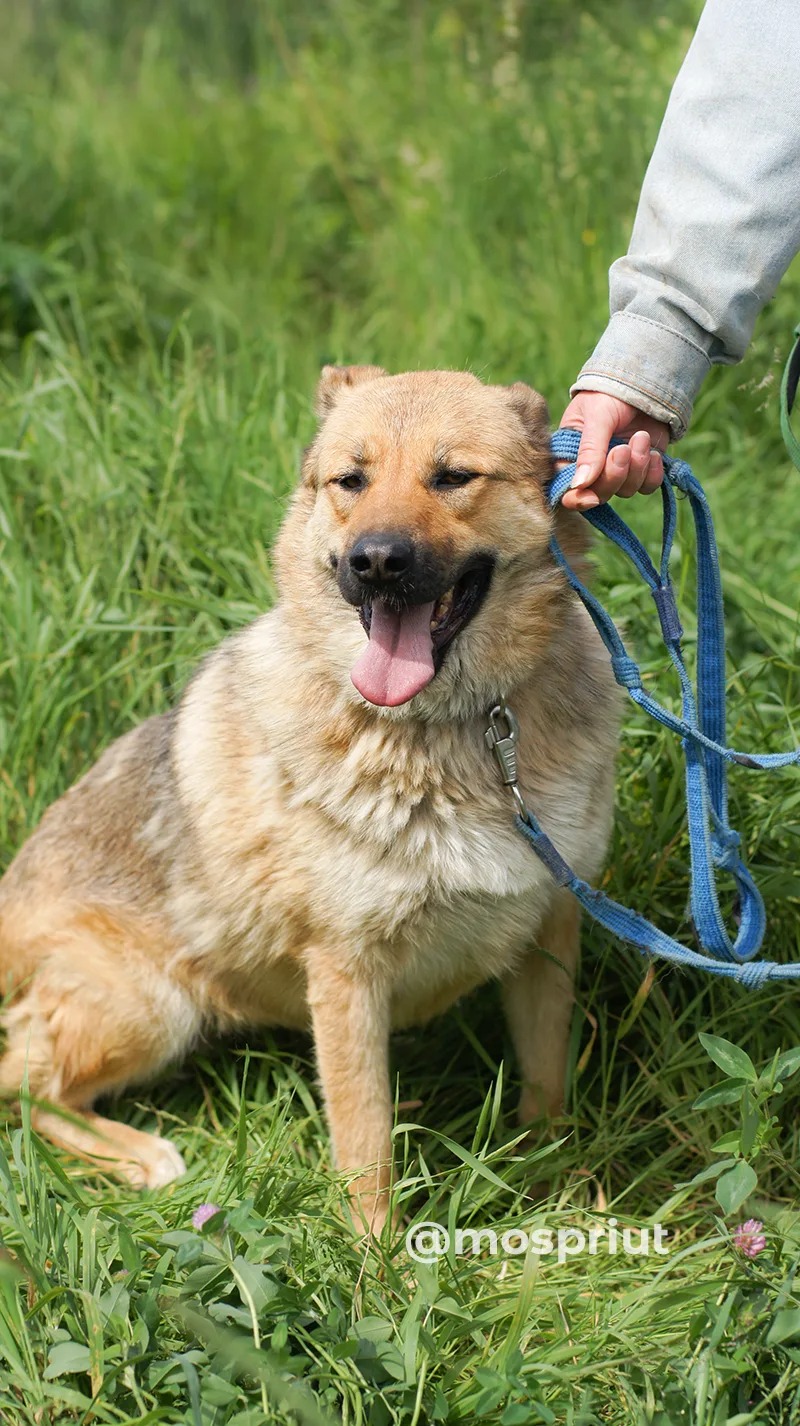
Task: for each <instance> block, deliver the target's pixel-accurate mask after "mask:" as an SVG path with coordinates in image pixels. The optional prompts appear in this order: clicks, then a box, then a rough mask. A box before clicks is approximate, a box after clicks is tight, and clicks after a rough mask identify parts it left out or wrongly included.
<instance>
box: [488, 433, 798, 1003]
mask: <svg viewBox="0 0 800 1426" xmlns="http://www.w3.org/2000/svg"><path fill="white" fill-rule="evenodd" d="M551 444H552V452H553V456H554V457H555V459H556V460H566V461H569V462H570V465H568V466H567V467H566V468H565V469H564V470H562V471H559V472H558V474H557V475H556V476H555V478H554V479H553V481H552V482H551V484H550V487H549V500H550V505H551V506H552V507H553V508H555V506H557V505H558V503H559V501H560V500H561V499H562V497H563V495H564V494H565V493H566V491H567V490H568V489H569V487H570V485H571V483H572V478H573V476H574V474H575V462H576V460H577V455H578V447H579V445H580V432H578V431H572V430H568V429H563V430H560V431H556V433H555V435H554V436H553V437H552V443H551ZM613 444H615V445H620V444H624V443H623V442H621V441H615V442H614V443H613ZM664 469H665V480H664V483H663V485H662V487H661V494H662V501H663V506H664V526H663V532H662V538H661V560H660V564H659V567H658V569H656V567H655V565H654V564H653V562H652V560H651V559H650V556H649V554H648V553H647V550H646V549H645V548H644V545H643V544H642V542H641V541H640V540H639V539H638V537H637V536H636V535H635V534H634V533H633V531H632V530H631V529H629V527H628V526H627V525H626V524H625V521H624V520H622V519H621V518H620V516H619V515H618V514H617V513H616V511H615V510H614V509H612V507H611V506H610V505H599V506H596V507H595V508H594V509H592V510H587V511H584V516H585V518H586V519H587V520H588V521H589V523H590V524H592V525H594V526H595V528H596V529H598V530H601V531H602V533H603V534H604V535H606V536H607V537H608V539H610V540H611V541H612V542H613V543H614V544H615V545H617V546H618V547H619V549H621V550H622V552H623V554H625V555H627V556H628V558H629V559H630V561H631V563H632V564H633V565H634V566H635V568H636V569H637V570H638V571H639V573H640V575H641V576H642V578H643V579H644V580H645V582H646V583H647V585H648V586H649V588H650V592H651V594H652V596H653V600H654V602H655V606H656V610H657V612H658V617H659V621H660V624H661V633H662V637H663V639H664V643H665V645H666V647H667V650H668V652H669V655H670V658H671V659H672V662H673V664H674V665H675V668H676V669H677V671H678V677H679V679H680V685H681V695H682V716H681V717H676V716H675V715H674V714H673V713H670V712H669V710H668V709H667V708H665V707H664V706H663V705H662V704H661V703H659V702H658V701H657V700H656V699H655V698H653V697H652V695H651V694H650V693H648V692H647V691H646V690H645V688H644V687H643V685H642V679H641V674H640V671H639V666H638V664H637V663H636V662H635V661H634V659H632V658H631V657H630V655H629V654H628V651H627V649H626V648H625V645H624V643H623V642H622V639H621V637H620V634H619V631H618V630H617V628H616V627H615V625H614V622H613V620H612V619H611V617H610V615H609V614H608V613H607V612H606V610H605V609H604V608H603V606H602V605H601V604H600V603H599V601H598V600H597V599H596V598H595V597H594V595H593V594H591V593H590V592H589V590H588V589H587V588H586V587H585V585H584V584H583V583H582V582H581V580H580V579H578V576H577V575H576V574H575V572H574V570H573V569H571V567H570V565H569V564H568V563H567V560H566V558H565V556H564V553H563V551H562V549H561V547H560V546H559V544H558V542H557V541H556V540H555V539H553V540H552V541H551V544H550V548H551V550H552V553H553V555H554V557H555V559H556V562H557V564H558V565H559V566H560V567H561V569H562V570H563V572H564V575H565V576H566V578H567V580H568V581H569V583H570V585H571V586H572V588H573V589H574V590H575V593H576V594H577V595H579V597H580V598H581V599H582V601H583V603H584V604H585V606H586V608H587V610H588V612H589V614H590V615H591V618H592V620H593V621H594V625H595V628H596V629H597V632H598V633H599V635H600V638H601V639H602V640H603V643H604V644H605V646H606V648H607V649H608V652H609V654H610V655H611V666H612V668H613V670H614V677H615V678H616V680H617V683H619V684H620V685H621V686H622V687H623V688H626V689H627V691H628V693H629V694H630V696H631V698H632V699H633V701H634V703H637V704H638V705H639V707H640V708H644V709H645V710H646V711H647V712H648V713H650V714H651V715H652V717H653V718H655V719H656V720H657V721H658V722H659V723H662V724H663V725H664V727H665V728H670V729H671V730H672V731H673V732H674V733H677V734H678V735H679V737H680V739H681V744H682V747H683V750H684V755H685V758H686V802H687V812H688V823H689V844H690V856H691V910H692V918H693V921H694V925H695V930H696V933H697V937H698V940H699V942H700V945H701V946H702V948H703V952H705V954H701V953H700V952H698V951H693V950H690V949H689V948H688V947H687V946H683V945H681V943H680V942H679V941H676V940H674V938H673V937H672V936H667V935H666V934H665V933H664V932H663V931H659V929H658V927H656V926H653V925H652V923H651V922H650V921H648V920H646V919H645V917H644V916H640V915H639V914H638V913H637V912H635V911H631V910H629V909H628V908H627V907H625V906H621V905H620V904H619V902H617V901H613V900H612V899H611V897H610V896H607V895H606V894H605V892H603V891H598V890H596V889H594V888H593V887H591V886H589V884H588V883H587V882H585V881H582V880H581V878H580V877H579V876H576V874H575V872H574V871H572V869H571V867H569V866H568V865H567V863H566V862H565V861H564V859H563V857H562V856H561V855H560V853H559V852H558V851H557V849H556V847H555V846H554V845H553V843H552V842H551V841H550V839H549V837H548V836H547V834H546V833H545V832H544V831H543V830H542V828H541V826H540V825H539V823H538V822H537V820H536V817H535V816H534V814H533V813H532V812H531V811H530V808H524V804H523V809H524V815H522V814H518V815H517V818H516V822H517V826H518V827H519V830H520V831H521V832H522V833H523V835H524V836H525V837H527V839H528V841H529V842H530V844H531V846H532V847H533V849H534V851H535V852H536V854H537V856H539V857H540V858H541V860H542V861H543V862H544V863H545V865H546V866H547V867H548V869H549V870H550V872H551V874H552V875H553V876H554V878H555V880H556V881H557V882H558V884H559V885H560V886H565V887H568V888H569V890H570V891H571V892H572V893H573V895H574V896H576V897H577V899H578V901H579V902H580V903H581V905H582V906H584V907H585V908H586V910H587V911H588V912H589V913H590V915H591V916H593V917H594V919H595V920H596V921H599V922H600V924H601V925H602V926H605V927H606V929H607V930H609V931H611V932H612V933H613V934H614V935H615V936H618V937H619V938H620V940H623V941H627V942H628V943H629V944H630V945H632V946H636V947H637V948H638V949H639V950H640V951H642V952H645V953H648V954H650V955H657V956H661V957H663V958H664V959H665V960H668V961H671V962H672V963H673V965H682V966H692V967H694V968H695V969H698V970H706V971H711V972H712V974H714V975H722V976H727V977H728V978H729V979H731V980H737V981H739V982H740V983H741V984H742V985H745V986H748V987H749V988H751V989H753V988H755V987H758V986H760V985H763V984H764V982H765V981H768V980H792V979H794V978H796V977H798V976H800V965H791V964H790V965H779V964H777V963H776V962H774V961H758V960H754V959H753V957H754V956H756V955H757V953H758V950H759V948H760V946H761V942H762V940H763V938H764V932H765V929H766V916H765V913H764V903H763V901H762V899H761V895H760V893H759V890H758V888H757V886H756V884H755V882H754V881H753V878H752V876H751V875H750V872H749V871H748V870H747V867H746V866H745V865H744V862H743V861H742V859H741V857H740V855H739V845H740V839H739V835H738V833H737V832H735V831H734V830H733V828H732V827H731V826H730V825H729V822H728V786H727V764H728V763H740V764H742V765H743V766H745V767H754V768H777V767H787V766H789V765H790V764H800V749H796V750H795V751H794V752H790V753H759V754H751V753H740V752H736V751H735V750H734V749H732V748H729V747H727V746H726V745H725V628H724V624H723V612H722V584H721V580H720V571H719V556H718V553H717V544H716V540H715V538H714V525H713V521H712V519H711V511H710V509H709V505H708V501H707V500H706V497H705V494H704V492H703V488H702V486H701V485H700V483H699V481H697V480H696V479H695V477H694V475H693V474H692V471H691V469H690V468H689V466H688V465H687V464H686V462H685V461H682V460H676V459H674V457H670V456H665V457H664ZM676 490H679V491H681V492H682V493H683V494H684V495H685V496H686V497H687V498H688V501H689V504H690V506H691V511H692V516H693V519H694V527H695V535H696V540H697V688H696V692H695V689H693V687H692V682H691V679H690V677H689V674H688V672H687V669H686V664H685V661H684V657H683V653H682V650H681V638H682V637H683V630H682V628H681V623H680V619H679V617H678V609H677V605H676V602H675V594H674V591H673V588H672V584H671V581H670V576H669V557H670V552H671V550H672V544H673V540H674V538H675V528H676V523H677V506H676V499H675V491H676ZM489 740H490V735H488V734H487V741H489ZM496 742H497V739H496V738H495V743H496ZM490 746H491V741H490ZM501 766H502V761H501ZM506 781H509V782H510V781H511V779H508V778H507V779H506ZM512 790H513V789H512ZM516 795H517V800H518V807H519V806H520V799H519V795H518V793H517V794H516ZM716 869H719V870H723V871H726V872H729V873H730V874H731V875H732V876H733V878H734V880H735V882H736V886H737V890H738V894H739V927H738V930H737V933H736V936H735V939H733V940H731V938H730V936H729V935H728V932H727V930H726V927H725V923H724V920H723V917H722V912H721V909H720V904H719V896H718V894H717V885H716Z"/></svg>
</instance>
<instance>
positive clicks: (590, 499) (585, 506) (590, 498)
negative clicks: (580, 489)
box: [576, 490, 600, 510]
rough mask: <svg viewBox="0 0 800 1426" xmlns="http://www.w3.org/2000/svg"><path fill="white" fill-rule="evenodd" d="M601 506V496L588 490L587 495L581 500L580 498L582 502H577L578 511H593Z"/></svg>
mask: <svg viewBox="0 0 800 1426" xmlns="http://www.w3.org/2000/svg"><path fill="white" fill-rule="evenodd" d="M599 504H600V496H599V495H595V493H594V491H593V490H587V491H586V493H585V494H584V495H582V496H581V498H580V500H579V501H578V502H577V506H576V509H578V510H593V509H594V507H595V505H599Z"/></svg>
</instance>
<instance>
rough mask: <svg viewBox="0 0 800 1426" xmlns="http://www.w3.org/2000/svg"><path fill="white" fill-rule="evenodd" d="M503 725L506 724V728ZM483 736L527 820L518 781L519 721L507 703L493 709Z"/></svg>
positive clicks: (505, 783) (526, 812)
mask: <svg viewBox="0 0 800 1426" xmlns="http://www.w3.org/2000/svg"><path fill="white" fill-rule="evenodd" d="M503 725H505V730H504V726H503ZM483 736H484V738H485V740H486V746H487V748H488V749H489V751H490V753H493V754H494V756H495V758H496V760H497V765H498V767H499V768H500V776H501V777H502V779H503V783H504V785H505V786H506V787H508V788H510V790H511V794H512V796H513V798H514V801H515V802H516V804H517V811H518V813H519V815H520V817H522V818H524V819H525V820H526V821H527V818H528V809H527V807H526V806H525V802H524V799H523V796H522V793H521V792H520V790H519V783H518V781H517V741H518V739H519V723H518V722H517V720H516V718H515V717H514V714H513V713H512V712H511V709H510V708H509V706H508V704H507V703H498V704H496V705H495V707H494V708H493V709H492V711H491V713H490V714H489V726H488V728H487V729H486V732H485V733H484V735H483Z"/></svg>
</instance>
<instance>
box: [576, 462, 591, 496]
mask: <svg viewBox="0 0 800 1426" xmlns="http://www.w3.org/2000/svg"><path fill="white" fill-rule="evenodd" d="M593 480H594V471H593V470H592V467H591V466H590V465H579V466H578V469H577V470H576V472H575V474H574V475H573V477H572V485H571V487H570V489H571V490H580V489H581V487H582V486H584V485H591V483H592V481H593Z"/></svg>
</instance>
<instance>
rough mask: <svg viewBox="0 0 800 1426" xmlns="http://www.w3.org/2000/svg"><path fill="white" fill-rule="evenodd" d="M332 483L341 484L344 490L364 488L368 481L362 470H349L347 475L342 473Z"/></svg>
mask: <svg viewBox="0 0 800 1426" xmlns="http://www.w3.org/2000/svg"><path fill="white" fill-rule="evenodd" d="M332 483H333V484H334V485H341V487H342V490H363V489H364V486H365V485H366V483H367V482H366V479H365V477H364V476H363V475H362V473H361V471H360V470H349V471H348V472H347V475H340V476H339V478H338V480H334V481H333V482H332Z"/></svg>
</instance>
